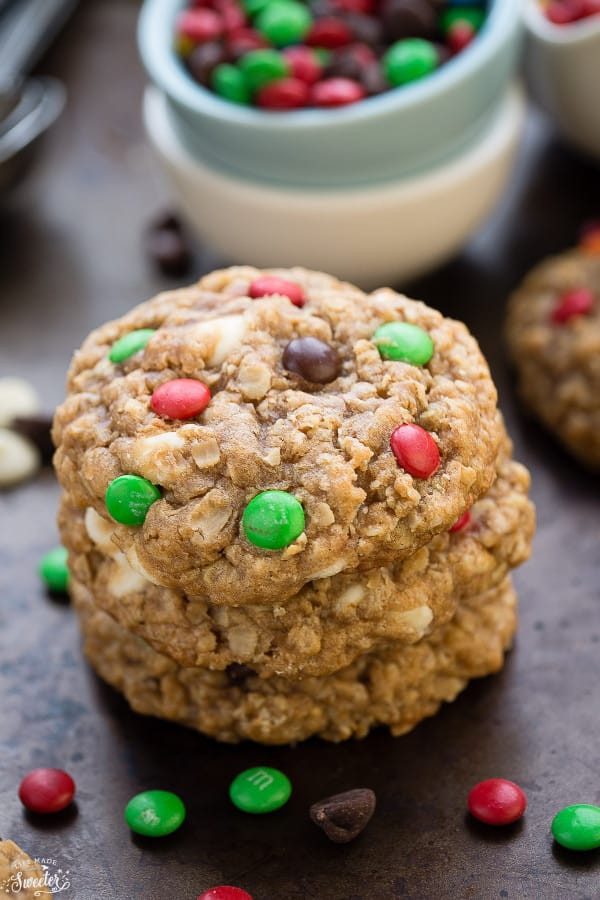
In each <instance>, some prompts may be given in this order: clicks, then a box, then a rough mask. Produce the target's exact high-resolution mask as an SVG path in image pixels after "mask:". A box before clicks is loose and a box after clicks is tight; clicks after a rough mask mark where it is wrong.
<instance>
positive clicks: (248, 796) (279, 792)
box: [229, 766, 292, 813]
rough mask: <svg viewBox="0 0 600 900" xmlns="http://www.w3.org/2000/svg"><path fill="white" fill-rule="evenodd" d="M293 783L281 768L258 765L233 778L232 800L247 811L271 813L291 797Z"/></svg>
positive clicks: (230, 791)
mask: <svg viewBox="0 0 600 900" xmlns="http://www.w3.org/2000/svg"><path fill="white" fill-rule="evenodd" d="M291 793H292V785H291V784H290V780H289V778H288V777H287V775H284V774H283V772H280V771H279V769H271V768H269V767H268V766H256V767H255V768H253V769H246V770H245V772H240V774H239V775H238V776H237V777H236V778H234V779H233V781H232V782H231V784H230V786H229V796H230V798H231V802H232V803H233V805H234V806H237V808H238V809H241V810H242V811H243V812H247V813H270V812H273V811H274V810H276V809H279V807H280V806H283V805H284V804H285V803H287V802H288V800H289V799H290V794H291Z"/></svg>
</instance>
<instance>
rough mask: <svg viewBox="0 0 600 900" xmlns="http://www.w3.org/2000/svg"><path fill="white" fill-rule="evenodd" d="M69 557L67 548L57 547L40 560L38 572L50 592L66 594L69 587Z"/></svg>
mask: <svg viewBox="0 0 600 900" xmlns="http://www.w3.org/2000/svg"><path fill="white" fill-rule="evenodd" d="M67 555H68V554H67V551H66V549H65V547H55V548H54V549H53V550H49V551H48V553H46V554H45V555H44V556H43V557H42V559H41V560H40V564H39V567H38V572H39V574H40V578H41V579H42V581H43V582H44V584H45V585H46V587H47V588H48V590H49V591H56V592H57V593H59V592H60V593H64V592H65V591H66V590H67V588H68V586H69V569H68V568H67Z"/></svg>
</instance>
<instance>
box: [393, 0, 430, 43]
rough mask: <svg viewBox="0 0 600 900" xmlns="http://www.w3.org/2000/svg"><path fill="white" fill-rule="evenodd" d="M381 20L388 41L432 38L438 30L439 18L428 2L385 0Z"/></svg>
mask: <svg viewBox="0 0 600 900" xmlns="http://www.w3.org/2000/svg"><path fill="white" fill-rule="evenodd" d="M381 18H382V21H383V27H384V29H385V33H386V38H387V40H388V41H389V42H390V43H392V42H393V41H400V40H403V39H404V38H414V37H418V38H431V37H433V36H434V35H435V33H436V29H437V17H436V14H435V11H434V8H433V6H432V5H431V3H430V2H428V0H383V5H382V7H381Z"/></svg>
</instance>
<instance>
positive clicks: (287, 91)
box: [256, 78, 309, 109]
mask: <svg viewBox="0 0 600 900" xmlns="http://www.w3.org/2000/svg"><path fill="white" fill-rule="evenodd" d="M308 95H309V87H308V84H307V83H306V82H305V81H300V79H299V78H279V79H277V81H271V82H269V84H266V85H265V86H264V88H261V90H260V91H259V92H258V93H257V95H256V104H257V106H260V107H261V108H262V109H300V108H301V107H303V106H306V104H307V103H308Z"/></svg>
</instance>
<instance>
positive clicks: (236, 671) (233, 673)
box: [225, 662, 256, 685]
mask: <svg viewBox="0 0 600 900" xmlns="http://www.w3.org/2000/svg"><path fill="white" fill-rule="evenodd" d="M225 672H226V674H227V677H228V678H229V681H230V682H231V684H234V685H238V684H242V683H243V682H244V681H245V680H246V678H251V677H252V675H256V672H255V671H254V669H251V668H250V666H246V665H245V664H244V663H235V662H234V663H230V664H229V665H228V666H227V668H226V669H225Z"/></svg>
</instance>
